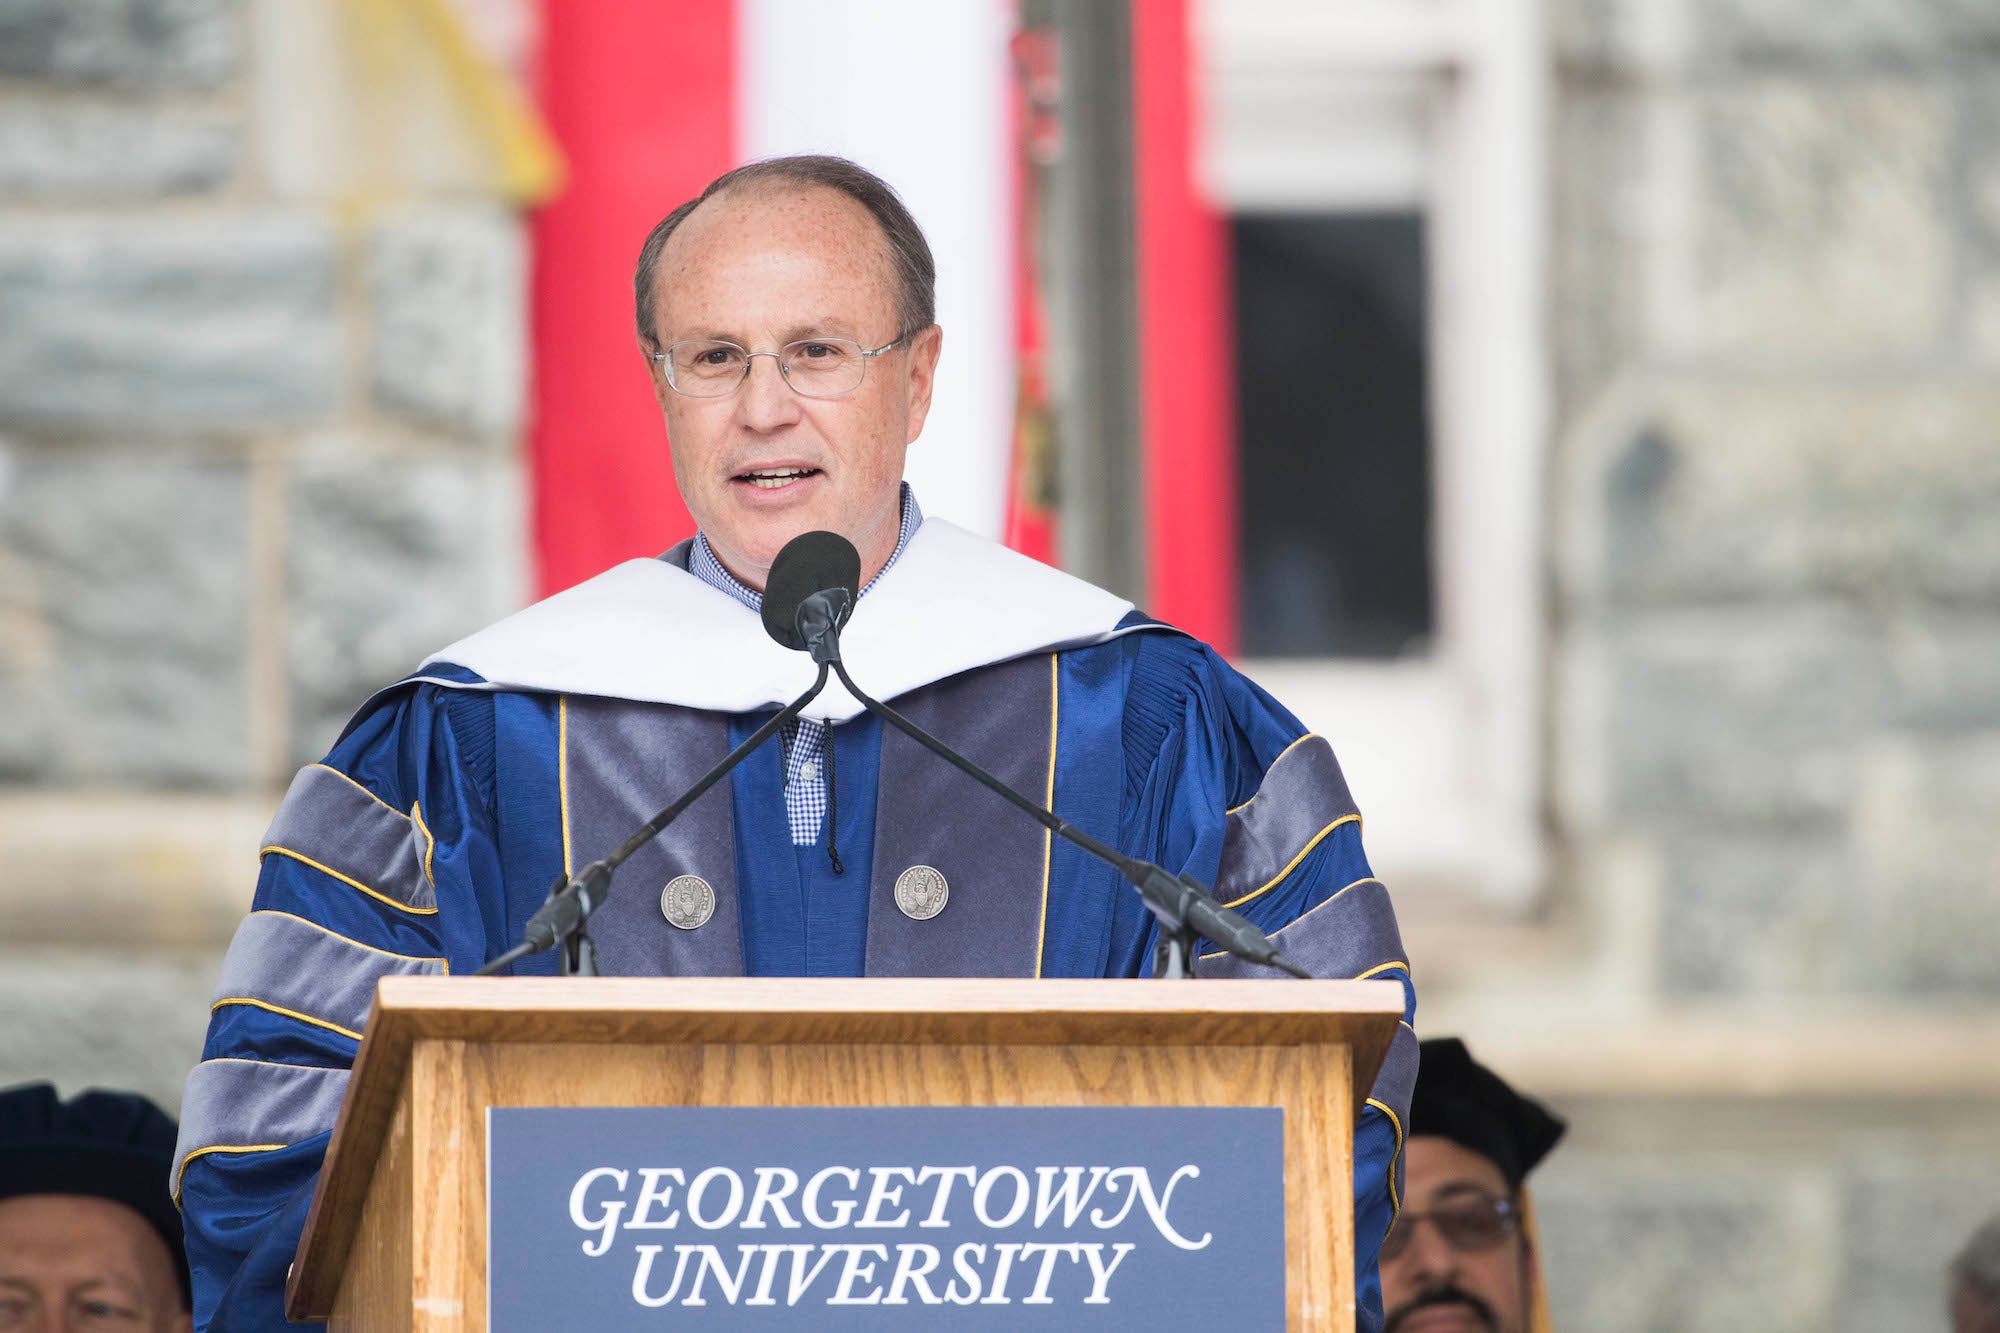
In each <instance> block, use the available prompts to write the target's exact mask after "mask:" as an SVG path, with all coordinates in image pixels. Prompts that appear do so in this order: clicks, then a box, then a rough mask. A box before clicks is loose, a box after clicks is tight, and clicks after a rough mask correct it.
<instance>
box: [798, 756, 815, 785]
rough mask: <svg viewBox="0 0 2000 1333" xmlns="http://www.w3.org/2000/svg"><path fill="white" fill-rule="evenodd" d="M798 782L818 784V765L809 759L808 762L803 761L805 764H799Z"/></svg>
mask: <svg viewBox="0 0 2000 1333" xmlns="http://www.w3.org/2000/svg"><path fill="white" fill-rule="evenodd" d="M799 781H800V782H818V781H819V764H818V763H817V762H815V761H814V760H811V759H808V760H806V761H805V762H804V763H803V764H800V765H799Z"/></svg>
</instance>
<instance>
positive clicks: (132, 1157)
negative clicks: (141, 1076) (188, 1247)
mask: <svg viewBox="0 0 2000 1333" xmlns="http://www.w3.org/2000/svg"><path fill="white" fill-rule="evenodd" d="M174 1134H175V1126H174V1122H173V1121H172V1120H171V1119H169V1118H168V1117H167V1115H166V1114H165V1113H164V1112H162V1111H161V1110H160V1108H159V1107H157V1106H155V1105H153V1103H151V1102H150V1101H147V1100H146V1099H145V1098H144V1097H139V1096H135V1095H132V1094H128V1093H115V1092H86V1093H83V1094H81V1095H80V1096H77V1097H74V1098H72V1099H71V1100H69V1101H67V1102H65V1101H62V1100H61V1099H60V1098H58V1097H57V1096H56V1090H55V1088H54V1087H53V1086H52V1085H50V1084H47V1083H35V1084H29V1085H27V1086H25V1087H18V1088H9V1089H7V1090H6V1091H5V1092H0V1329H5V1330H8V1333H13V1331H14V1330H20V1331H21V1333H28V1331H29V1330H34V1331H35V1333H43V1331H45V1330H46V1331H47V1333H54V1331H55V1330H59V1329H60V1330H82V1329H106V1330H108V1329H133V1330H140V1329H144V1330H149V1333H186V1330H188V1329H189V1328H191V1327H192V1326H193V1321H192V1316H191V1315H190V1314H189V1301H188V1272H187V1262H186V1260H185V1259H184V1258H183V1256H182V1253H181V1220H180V1214H179V1213H177V1212H176V1211H175V1210H174V1205H173V1200H172V1199H170V1198H169V1197H168V1196H167V1172H168V1170H169V1169H170V1168H171V1167H172V1165H173V1152H174Z"/></svg>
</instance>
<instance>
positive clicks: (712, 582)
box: [688, 481, 924, 611]
mask: <svg viewBox="0 0 2000 1333" xmlns="http://www.w3.org/2000/svg"><path fill="white" fill-rule="evenodd" d="M899 503H900V504H901V506H902V514H903V522H902V526H901V527H899V528H898V529H897V530H896V549H895V550H893V551H891V552H889V559H888V561H887V562H886V563H884V564H883V566H882V568H881V570H880V571H879V572H878V573H877V574H876V575H875V579H879V578H881V577H882V575H883V574H886V573H888V572H889V566H890V565H893V564H895V563H896V557H898V556H900V555H901V554H902V553H903V548H904V547H905V546H908V545H909V544H910V538H911V537H913V536H914V535H916V531H917V529H918V528H920V527H922V526H923V523H924V511H923V510H921V509H919V508H918V507H917V493H916V492H915V491H913V490H911V489H910V483H909V482H907V481H906V482H903V483H902V492H901V495H900V497H899ZM688 573H690V574H692V575H694V576H695V577H696V578H698V579H700V580H701V581H702V582H703V583H706V584H707V585H708V586H709V587H711V588H713V589H715V590H716V591H717V592H724V593H728V594H729V595H730V596H731V597H734V598H735V599H736V600H737V601H739V602H741V603H743V605H745V606H747V607H749V608H750V609H751V610H752V611H761V610H763V609H764V594H763V593H761V592H758V591H757V590H756V589H755V588H752V587H750V586H749V585H748V584H746V583H744V582H743V580H741V579H739V578H737V577H736V576H735V575H734V574H731V573H730V572H729V571H728V570H726V569H724V568H723V567H722V561H720V560H718V559H717V558H716V556H715V548H714V547H712V546H710V545H709V544H708V537H707V536H706V535H705V534H703V533H700V532H697V533H695V535H694V545H693V546H692V547H690V548H689V550H688ZM875 579H870V580H868V583H867V585H866V586H865V587H863V588H862V589H861V595H862V596H863V597H866V596H867V595H868V589H869V588H872V587H874V586H875Z"/></svg>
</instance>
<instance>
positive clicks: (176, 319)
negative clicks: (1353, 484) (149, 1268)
mask: <svg viewBox="0 0 2000 1333" xmlns="http://www.w3.org/2000/svg"><path fill="white" fill-rule="evenodd" d="M284 3H286V0H266V2H264V3H257V2H255V0H0V1012H5V1013H7V1014H9V1015H13V1016H15V1017H16V1021H14V1022H11V1023H7V1024H4V1025H0V1083H6V1082H12V1081H17V1080H20V1079H25V1078H30V1077H53V1078H55V1079H56V1080H57V1081H58V1082H60V1083H62V1084H63V1085H64V1086H65V1087H66V1088H77V1087H81V1086H84V1085H86V1084H89V1083H92V1082H108V1083H114V1084H119V1085H124V1086H139V1087H142V1088H145V1089H146V1090H148V1091H150V1092H152V1093H153V1094H154V1095H156V1096H159V1097H161V1098H162V1099H164V1100H166V1101H168V1102H169V1103H171V1102H173V1101H174V1100H175V1099H177V1096H178V1088H179V1084H180V1080H181V1078H182V1077H183V1075H184V1073H185V1070H186V1069H187V1067H188V1066H189V1065H190V1064H191V1063H192V1061H193V1060H194V1058H195V1056H196V1054H197V1051H198V1047H199V1043H200V1039H201V1032H202V1030H203V1027H204V1024H205V1019H206V1002H207V995H208V991H209V986H210V984H211V982H212V979H213V977H214V974H215V970H216V966H217V962H218V960H219V957H220V951H221V947H222V945H223V943H224V942H225V941H226V939H227V937H228V933H229V931H230V930H231V929H232V928H233V926H234V924H235V922H236V920H237V918H238V917H239V916H240V914H241V912H242V911H243V909H244V906H245V902H246V899H247V894H248V887H249V884H250V882H251V878H252V875H253V873H254V871H253V866H254V859H255V853H256V847H257V837H258V834H259V833H260V832H261V831H262V829H263V826H264V824H265V822H266V821H267V819H268V817H269V813H270V810H271V808H272V806H273V805H274V803H275V800H276V797H277V794H278V793H279V792H280V791H281V790H282V787H283V785H284V783H285V782H286V781H287V780H288V778H289V775H290V773H291V771H292V769H293V768H294V767H295V766H296V765H297V764H299V763H301V762H304V761H307V760H310V759H312V758H315V757H317V755H318V754H319V752H320V751H321V750H322V749H323V747H324V746H325V744H326V743H327V741H328V740H329V739H330V738H331V735H332V733H333V731H334V730H335V729H336V728H337V726H338V724H339V721H340V720H341V718H342V717H344V715H345V714H346V712H347V710H348V709H349V708H351V707H352V706H353V704H354V703H355V702H356V701H357V700H358V699H359V698H360V697H362V696H363V695H364V694H365V693H366V692H367V691H368V690H369V689H370V688H373V687H374V686H375V685H377V684H379V683H381V682H382V681H384V680H387V679H391V678H393V677H394V676H396V675H397V674H399V673H401V672H402V671H403V670H405V669H407V667H408V666H409V665H410V664H411V663H412V662H414V661H415V660H416V658H417V657H419V656H420V655H421V654H422V653H423V652H424V651H426V650H428V649H429V648H431V647H433V646H435V645H436V644H439V643H442V642H447V641H449V640H450V639H451V638H453V637H455V636H456V635H457V634H458V633H460V632H462V631H463V630H464V629H466V628H469V627H470V626H472V625H474V624H477V623H482V622H484V621H485V620H487V619H490V618H491V617H492V616H493V615H495V614H498V613H499V612H501V611H504V610H505V609H507V608H509V607H510V606H512V605H514V604H516V603H517V602H518V601H519V600H520V599H521V597H522V595H523V592H524V586H525V585H524V579H523V575H522V567H523V563H524V553H523V550H522V540H523V537H522V534H523V533H524V532H525V522H524V519H523V514H522V501H521V494H522V481H521V464H520V461H519V459H520V439H519V436H520V426H521V402H522V396H523V395H522V384H523V382H524V377H525V373H526V372H525V359H524V355H523V351H522V349H523V347H524V346H525V343H526V329H525V324H524V320H525V314H524V301H523V287H524V277H523V267H524V258H523V247H522V232H521V226H520V223H519V221H518V219H517V218H516V217H515V216H514V215H513V213H511V212H510V211H509V210H508V209H507V208H506V207H505V205H504V204H503V203H502V202H500V201H499V200H497V199H495V198H493V197H489V196H483V195H481V194H480V193H479V192H477V191H474V190H467V189H464V188H453V189H439V190H435V191H423V190H418V191H408V192H404V193H402V194H401V195H399V196H397V197H395V198H392V199H386V200H384V199H377V200H374V201H372V202H371V203H370V204H369V206H367V207H365V208H357V207H356V206H354V203H353V201H352V200H351V199H344V198H341V197H339V196H338V192H337V191H332V190H329V189H328V188H327V187H326V182H325V178H324V177H323V176H321V175H316V173H315V172H314V171H313V170H312V169H311V168H312V164H311V163H310V162H309V161H308V162H302V161H301V160H300V158H299V154H300V152H301V151H302V150H301V149H300V147H299V144H300V140H299V138H298V136H297V135H296V134H293V133H291V132H290V131H289V130H287V129H285V127H286V126H288V125H290V124H291V121H292V119H293V118H294V112H293V109H292V108H291V107H289V106H288V105H286V99H287V97H288V91H287V86H288V82H289V81H290V80H291V79H293V78H296V77H302V75H301V72H300V71H298V70H295V69H291V68H289V67H283V68H281V67H280V66H279V60H280V55H279V53H278V49H277V48H276V47H275V46H274V42H276V41H278V39H279V37H280V36H282V34H281V33H280V32H279V29H280V28H281V27H282V23H281V22H280V21H279V20H277V19H274V17H273V14H274V11H275V10H276V9H277V8H278V7H279V6H281V5H283V4H284ZM1548 17H1549V24H1550V32H1551V52H1550V56H1551V68H1552V75H1551V89H1552V104H1551V108H1550V111H1551V115H1550V132H1551V134H1552V136H1553V143H1552V148H1553V156H1554V162H1555V170H1554V179H1553V180H1552V182H1551V189H1552V191H1553V196H1552V199H1553V211H1552V217H1553V228H1554V234H1553V236H1552V238H1551V240H1552V245H1551V247H1550V251H1551V256H1552V261H1551V262H1552V268H1551V273H1550V284H1551V310H1552V323H1551V329H1550V337H1551V339H1552V346H1551V351H1552V355H1551V361H1552V365H1553V368H1554V375H1555V386H1554V387H1555V390H1556V396H1557V406H1558V413H1557V417H1558V420H1557V427H1556V431H1555V434H1554V437H1553V440H1552V442H1551V448H1550V458H1551V468H1550V475H1549V478H1548V488H1547V493H1548V502H1547V519H1548V521H1547V525H1546V528H1547V532H1548V539H1549V562H1548V564H1549V577H1550V580H1551V586H1552V587H1553V588H1554V589H1555V590H1556V596H1555V598H1554V599H1553V604H1554V607H1555V614H1554V618H1553V620H1552V623H1551V624H1550V626H1549V631H1548V632H1549V636H1550V639H1549V643H1550V652H1549V658H1550V660H1551V662H1552V668H1551V671H1550V673H1549V679H1548V682H1547V690H1546V696H1545V699H1546V704H1547V715H1548V721H1549V734H1550V740H1551V745H1550V750H1551V753H1552V755H1553V759H1552V761H1551V766H1550V771H1549V772H1548V773H1546V774H1543V775H1539V776H1538V777H1537V778H1536V780H1537V781H1539V782H1540V783H1541V784H1542V785H1543V786H1544V788H1545V790H1546V793H1547V827H1548V837H1549V843H1550V847H1551V850H1552V853H1553V855H1552V861H1553V863H1554V864H1555V866H1556V873H1555V876H1554V878H1553V880H1552V882H1551V884H1550V886H1549V888H1548V890H1547V892H1546V893H1545V895H1544V897H1543V902H1542V906H1541V908H1540V910H1539V911H1538V913H1537V914H1535V915H1534V916H1533V917H1531V918H1530V919H1526V920H1510V921H1500V922H1465V921H1455V920H1427V919H1422V918H1421V916H1419V917H1418V918H1417V919H1413V920H1412V922H1411V923H1410V928H1409V932H1408V933H1409V936H1410V942H1411V948H1412V957H1413V959H1414V961H1415V963H1416V967H1417V976H1418V984H1419V987H1420V992H1421V995H1422V1009H1421V1010H1420V1018H1421V1019H1422V1020H1423V1022H1422V1027H1423V1028H1424V1030H1426V1031H1436V1032H1444V1031H1457V1032H1463V1033H1465V1034H1467V1035H1468V1036H1469V1037H1470V1039H1471V1041H1472V1043H1473V1046H1474V1049H1475V1050H1477V1051H1479V1052H1480V1053H1481V1054H1482V1055H1483V1056H1484V1057H1486V1058H1488V1059H1489V1060H1491V1061H1492V1062H1493V1063H1495V1064H1496V1065H1498V1066H1500V1067H1501V1068H1502V1069H1504V1070H1505V1071H1506V1072H1508V1073H1509V1074H1510V1075H1511V1076H1512V1077H1514V1078H1515V1079H1516V1081H1518V1082H1520V1083H1521V1084H1522V1085H1523V1086H1525V1087H1528V1088H1532V1089H1537V1090H1540V1091H1543V1092H1545V1093H1546V1094H1547V1095H1548V1096H1549V1097H1550V1098H1551V1100H1553V1101H1554V1102H1555V1103H1556V1104H1557V1105H1558V1107H1559V1108H1560V1109H1562V1110H1563V1111H1564V1112H1565V1113H1566V1114H1568V1115H1569V1116H1570V1117H1571V1119H1572V1121H1573V1125H1574V1128H1573V1132H1572V1137H1571V1140H1570V1142H1569V1143H1568V1144H1567V1145H1566V1146H1565V1147H1564V1148H1563V1149H1562V1150H1561V1152H1560V1153H1559V1154H1558V1156H1557V1157H1556V1158H1555V1159H1554V1160H1553V1161H1552V1162H1551V1164H1550V1166H1549V1167H1548V1168H1547V1170H1546V1172H1545V1173H1544V1176H1543V1180H1542V1183H1541V1186H1540V1193H1539V1199H1538V1206H1539V1210H1540V1214H1541V1218H1542V1224H1543V1227H1544V1230H1545V1240H1546V1249H1547V1255H1548V1268H1549V1271H1550V1273H1551V1275H1552V1283H1553V1287H1554V1294H1555V1298H1556V1300H1555V1309H1556V1316H1557V1322H1558V1325H1559V1326H1560V1327H1562V1328H1565V1329H1571V1330H1634V1331H1638V1330H1644V1331H1648V1333H1650V1331H1652V1330H1659V1331H1661V1333H1666V1331H1667V1330H1729V1331H1731V1333H1735V1331H1737V1330H1748V1329H1757V1330H1771V1331H1777V1330H1798V1331H1800V1333H1803V1331H1804V1330H1827V1329H1833V1330H1857V1331H1858V1330H1862V1329H1870V1330H1875V1329H1911V1330H1916V1329H1923V1328H1930V1327H1940V1326H1942V1320H1943V1313H1942V1300H1943V1295H1942V1292H1943V1285H1942V1267H1943V1264H1944V1262H1945V1260H1946V1258H1947V1257H1948V1256H1949V1254H1950V1253H1951V1251H1952V1249H1953V1247H1954V1246H1955V1245H1956V1244H1957V1243H1958V1242H1959V1241H1960V1240H1961V1239H1962V1238H1963V1237H1964V1236H1965V1235H1966V1234H1967V1233H1968V1232H1969V1231H1970V1230H1971V1228H1972V1226H1973V1225H1974V1223H1975V1222H1976V1221H1977V1220H1978V1219H1979V1218H1981V1217H1983V1216H1986V1215H1989V1214H1991V1213H1994V1212H1996V1211H2000V958H1996V953H2000V950H1996V945H2000V821H1996V820H1995V818H1994V812H1995V811H1996V810H2000V8H1996V7H1995V6H1994V5H1992V4H1991V3H1989V2H1988V0H1839V2H1838V3H1832V4H1827V3H1820V4H1808V3H1805V0H1550V10H1549V15H1548ZM290 49H291V48H287V50H290ZM286 58H287V59H289V58H291V57H290V56H289V55H288V56H287V57H286Z"/></svg>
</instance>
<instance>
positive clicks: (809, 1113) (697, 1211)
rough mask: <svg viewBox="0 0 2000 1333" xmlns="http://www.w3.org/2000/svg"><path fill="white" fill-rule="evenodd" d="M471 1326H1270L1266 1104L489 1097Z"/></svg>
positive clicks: (1278, 1206) (1275, 1178) (1271, 1178)
mask: <svg viewBox="0 0 2000 1333" xmlns="http://www.w3.org/2000/svg"><path fill="white" fill-rule="evenodd" d="M487 1115H488V1121H487V1140H488V1141H487V1162H488V1171H489V1180H488V1189H487V1208H488V1225H487V1242H488V1249H487V1256H488V1283H487V1286H488V1292H489V1299H490V1303H491V1317H490V1323H489V1327H490V1328H491V1329H492V1330H494V1333H546V1330H549V1329H554V1328H579V1329H580V1328H589V1329H593V1330H607V1331H609V1330H620V1329H661V1328H675V1329H686V1328H692V1329H701V1328H715V1329H734V1328H749V1327H755V1328H758V1329H812V1330H828V1329H850V1328H851V1329H883V1330H906V1329H966V1330H971V1329H1027V1328H1036V1329H1047V1328H1063V1329H1140V1330H1145V1331H1146V1333H1164V1330H1168V1329H1178V1328H1197V1327H1201V1328H1231V1329H1239V1328H1240V1329H1259V1328H1271V1329H1276V1328H1282V1327H1283V1326H1284V1321H1285V1303H1284V1298H1285V1196H1284V1163H1283V1134H1284V1123H1283V1113H1282V1112H1281V1111H1280V1110H1278V1109H1276V1108H1249V1109H1245V1108H1233V1107H1232V1108H1179V1107H1177V1108H1126V1107H1118V1108H1069V1107H1064V1108H1043V1107H1035V1108H997V1109H988V1108H978V1109H969V1108H968V1109H961V1108H898V1109H850V1108H797V1109H763V1108H759V1109H738V1110H729V1109H712V1108H701V1109H695V1108H678V1107H656V1108H640V1109H625V1108H619V1109H544V1108H532V1109H531V1108H501V1107H496V1108H494V1109H493V1110H491V1111H489V1112H488V1113H487Z"/></svg>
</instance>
